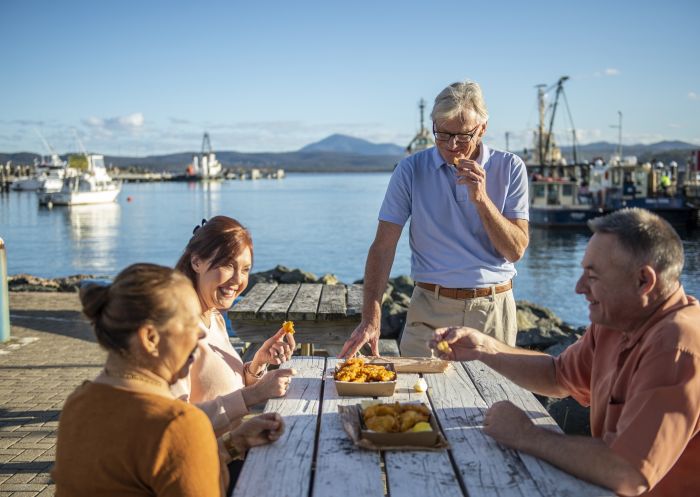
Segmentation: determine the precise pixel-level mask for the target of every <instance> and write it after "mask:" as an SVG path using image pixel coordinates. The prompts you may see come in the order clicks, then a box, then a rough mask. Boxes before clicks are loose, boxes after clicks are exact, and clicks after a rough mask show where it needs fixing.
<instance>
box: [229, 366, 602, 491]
mask: <svg viewBox="0 0 700 497" xmlns="http://www.w3.org/2000/svg"><path fill="white" fill-rule="evenodd" d="M335 364H336V359H330V358H329V359H325V358H322V357H299V358H294V359H292V361H290V363H288V364H286V365H285V367H294V368H295V369H296V370H297V371H298V373H299V374H298V375H297V376H295V377H294V379H293V380H292V383H291V386H290V389H289V392H288V393H287V395H286V397H284V398H281V399H273V400H270V401H269V402H268V403H267V405H266V407H265V410H266V411H272V412H279V413H280V414H282V416H283V417H284V420H285V422H286V431H285V433H284V435H283V436H282V438H281V439H280V440H278V441H277V442H275V443H274V444H271V445H267V446H264V447H258V448H255V449H252V450H250V451H249V453H248V456H247V458H246V461H245V464H244V466H243V471H242V473H241V476H240V478H239V480H238V482H237V484H236V487H235V489H234V491H233V494H232V497H243V496H249V495H254V496H256V497H265V496H270V497H284V496H286V497H338V496H358V497H384V496H388V497H392V496H393V497H401V496H416V497H418V496H420V497H432V496H440V497H450V496H454V497H465V496H470V497H477V496H499V497H507V496H520V497H532V496H534V497H562V496H568V497H589V496H590V497H593V496H596V497H597V496H613V495H614V494H613V493H612V492H610V491H608V490H605V489H602V488H600V487H596V486H594V485H590V484H588V483H585V482H583V481H581V480H578V479H576V478H574V477H572V476H570V475H568V474H566V473H564V472H562V471H560V470H558V469H557V468H555V467H553V466H551V465H549V464H547V463H545V462H543V461H541V460H539V459H536V458H534V457H532V456H529V455H527V454H521V453H518V452H516V451H513V450H510V449H506V448H504V447H502V446H500V445H499V444H497V443H496V442H495V441H494V440H493V439H492V438H490V437H489V436H487V435H486V434H484V432H483V431H482V422H483V415H484V412H485V411H486V409H487V408H488V406H490V405H491V404H493V403H494V402H497V401H499V400H510V401H512V402H513V403H514V404H515V405H517V406H519V407H521V408H523V409H524V410H525V411H526V412H527V413H528V415H529V416H530V418H532V419H533V420H534V422H535V423H537V424H538V425H543V426H547V427H550V428H552V429H554V430H557V431H559V428H558V427H557V425H556V423H555V422H554V420H553V419H552V418H551V417H550V416H549V415H548V414H547V411H546V410H545V409H544V408H543V407H542V405H541V404H540V403H539V402H537V400H536V399H535V397H534V396H533V395H532V394H531V393H529V392H527V391H525V390H523V389H522V388H520V387H518V386H517V385H514V384H513V383H512V382H510V381H508V380H506V379H505V378H504V377H502V376H500V375H499V374H497V373H495V372H494V371H493V370H491V369H490V368H488V367H486V366H485V365H483V364H482V363H480V362H471V363H463V364H461V363H454V364H453V365H454V367H451V368H449V369H448V370H447V371H446V372H445V373H439V374H426V375H422V376H423V377H424V378H425V380H426V382H427V383H428V387H429V390H428V392H427V393H416V392H414V391H413V389H412V386H413V384H414V383H415V382H416V380H417V379H418V377H419V376H421V375H417V374H400V375H399V378H398V382H399V383H398V386H397V389H396V393H395V395H394V396H393V397H392V398H387V399H386V400H387V401H393V400H398V401H408V400H411V401H416V400H418V401H422V402H425V403H427V404H429V405H430V406H431V408H432V409H433V411H434V413H435V414H436V416H437V419H438V422H439V424H440V426H441V428H442V430H443V433H444V434H445V437H446V438H447V440H448V442H449V444H450V449H449V450H445V451H441V452H425V451H408V452H397V451H393V452H392V451H383V452H374V451H366V450H362V449H358V448H356V447H355V446H354V445H353V444H352V442H351V441H350V439H349V438H348V436H347V435H346V433H345V432H344V431H343V428H342V426H341V423H340V419H339V414H338V406H339V405H350V404H357V403H359V402H360V401H361V400H363V399H362V398H359V397H339V396H338V394H337V393H336V389H335V385H334V383H333V378H332V376H331V375H330V373H331V372H332V371H333V369H334V367H335Z"/></svg>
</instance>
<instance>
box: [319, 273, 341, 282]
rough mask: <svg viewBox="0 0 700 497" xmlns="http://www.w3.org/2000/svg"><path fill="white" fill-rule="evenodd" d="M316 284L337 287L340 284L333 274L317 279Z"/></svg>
mask: <svg viewBox="0 0 700 497" xmlns="http://www.w3.org/2000/svg"><path fill="white" fill-rule="evenodd" d="M318 282H319V283H323V284H324V285H337V284H339V283H340V281H339V280H338V277H337V276H336V275H334V274H333V273H326V274H324V275H323V276H321V277H320V278H319V279H318Z"/></svg>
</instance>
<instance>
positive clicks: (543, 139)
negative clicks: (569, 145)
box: [536, 76, 577, 164]
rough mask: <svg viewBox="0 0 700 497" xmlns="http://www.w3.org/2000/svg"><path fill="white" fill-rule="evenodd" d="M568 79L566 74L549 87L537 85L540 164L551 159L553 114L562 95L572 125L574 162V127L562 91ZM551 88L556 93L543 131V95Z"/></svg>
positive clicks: (551, 160)
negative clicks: (547, 122) (547, 125)
mask: <svg viewBox="0 0 700 497" xmlns="http://www.w3.org/2000/svg"><path fill="white" fill-rule="evenodd" d="M568 79H569V77H568V76H562V77H561V78H559V80H558V81H557V82H556V83H554V84H553V85H551V86H550V87H548V88H547V86H546V85H537V87H536V88H537V102H538V107H539V115H540V119H539V130H538V143H537V145H538V146H537V151H538V154H539V160H540V163H541V164H546V163H547V162H549V163H550V164H551V163H552V162H554V161H553V157H552V156H553V149H554V148H555V146H554V143H553V139H552V136H553V134H552V132H553V128H554V116H555V115H556V113H557V106H558V105H559V98H560V97H563V99H564V103H565V105H566V110H567V112H568V114H569V121H570V122H571V127H572V133H573V154H574V164H575V163H576V159H577V157H576V128H575V126H574V123H573V119H572V117H571V110H570V109H569V103H568V101H567V99H566V94H565V93H564V83H565V82H566V81H567V80H568ZM553 89H556V93H555V96H554V102H553V103H552V105H551V110H552V112H551V115H550V116H549V128H548V131H547V132H545V130H544V121H545V104H544V96H545V94H546V93H548V92H550V91H552V90H553Z"/></svg>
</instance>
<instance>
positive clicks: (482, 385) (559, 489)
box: [462, 361, 615, 497]
mask: <svg viewBox="0 0 700 497" xmlns="http://www.w3.org/2000/svg"><path fill="white" fill-rule="evenodd" d="M462 366H463V367H464V369H465V370H466V372H467V374H468V375H469V377H470V378H471V379H472V381H473V383H474V385H475V386H476V388H477V390H478V391H479V393H480V394H481V397H482V398H483V399H484V400H485V402H486V404H487V405H488V406H491V405H493V404H494V403H496V402H498V401H501V400H509V401H511V402H512V403H513V404H515V405H516V406H518V407H519V408H521V409H522V410H524V411H525V413H527V415H528V416H529V417H530V419H532V421H533V422H534V423H535V424H536V425H539V426H542V427H544V428H547V429H550V430H553V431H556V432H558V433H561V432H562V431H561V428H559V426H558V425H557V423H556V422H555V421H554V419H552V417H551V416H550V415H549V413H548V412H547V410H546V409H545V408H544V406H542V404H540V403H539V402H538V401H537V399H536V398H535V397H534V396H533V395H532V393H530V392H529V391H527V390H525V389H524V388H522V387H519V386H518V385H516V384H515V383H513V382H512V381H510V380H509V379H507V378H506V377H505V376H502V375H501V374H499V373H497V372H496V371H494V370H493V369H491V368H489V367H488V366H486V365H485V364H484V363H482V362H479V361H472V362H466V363H463V364H462ZM520 458H521V460H522V461H523V464H524V465H525V467H526V468H527V469H528V471H529V472H530V474H531V475H532V478H533V480H534V481H535V483H536V484H537V486H538V487H539V489H540V491H541V492H542V494H543V495H545V496H547V497H556V496H566V497H575V496H579V495H580V496H582V497H593V496H595V497H598V496H603V495H607V496H614V495H615V494H614V492H611V491H610V490H607V489H604V488H602V487H599V486H596V485H593V484H591V483H587V482H585V481H583V480H580V479H578V478H576V477H574V476H571V475H570V474H568V473H565V472H564V471H562V470H560V469H559V468H556V467H554V466H552V465H551V464H549V463H547V462H545V461H543V460H541V459H538V458H536V457H533V456H531V455H529V454H525V453H520Z"/></svg>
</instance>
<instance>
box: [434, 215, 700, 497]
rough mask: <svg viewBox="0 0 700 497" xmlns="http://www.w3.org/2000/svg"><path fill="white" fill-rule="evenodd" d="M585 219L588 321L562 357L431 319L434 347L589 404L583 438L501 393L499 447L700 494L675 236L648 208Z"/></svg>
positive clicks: (622, 482) (648, 491)
mask: <svg viewBox="0 0 700 497" xmlns="http://www.w3.org/2000/svg"><path fill="white" fill-rule="evenodd" d="M589 226H590V228H591V229H592V231H593V232H594V234H593V237H592V238H591V240H590V242H589V244H588V247H587V249H586V253H585V255H584V258H583V263H582V266H583V274H582V275H581V277H580V279H579V280H578V283H577V284H576V292H577V293H580V294H583V295H584V296H585V297H586V300H587V301H588V303H589V317H590V320H591V325H590V326H589V328H588V330H587V331H586V333H585V334H584V336H583V337H582V338H581V339H580V340H579V341H578V342H576V343H575V344H574V345H572V346H571V347H569V348H568V349H567V350H566V351H564V353H562V354H561V355H560V356H559V357H557V358H553V357H551V356H549V355H547V354H542V353H539V352H534V351H529V350H524V349H517V348H513V347H509V346H508V345H506V344H504V343H502V342H499V341H497V340H494V339H493V338H491V337H489V336H487V335H484V334H482V333H480V332H478V331H476V330H474V329H471V328H442V329H438V330H436V332H435V336H434V337H433V341H432V342H431V346H433V347H434V348H437V344H438V343H440V342H441V341H443V340H444V341H446V342H447V343H448V344H449V347H450V349H447V352H440V355H441V356H442V357H443V358H448V359H453V360H455V359H456V360H462V361H464V360H474V359H478V360H480V361H482V362H484V363H485V364H487V365H488V366H490V367H491V368H493V369H495V370H496V371H498V372H500V373H501V374H503V375H504V376H506V377H508V378H509V379H511V380H513V381H514V382H515V383H517V384H519V385H520V386H522V387H523V388H526V389H528V390H531V391H533V392H536V393H538V394H541V395H546V396H549V397H565V396H567V395H571V396H572V397H574V398H575V399H576V400H577V401H578V402H580V403H581V404H583V405H590V406H591V414H590V416H591V431H592V435H593V436H592V438H588V437H578V436H569V435H562V434H559V433H555V432H553V431H550V430H546V429H543V428H541V427H537V426H535V425H534V424H533V423H532V422H531V421H530V419H529V418H528V416H527V415H526V414H525V413H524V412H523V411H522V410H520V409H519V408H517V407H515V406H514V405H513V404H511V403H510V402H498V403H496V404H494V405H493V406H492V407H491V408H490V409H489V410H488V411H487V413H486V415H485V418H484V431H485V432H486V433H487V434H489V435H490V436H492V437H493V438H495V439H496V440H497V441H498V442H500V443H502V444H503V445H506V446H508V447H512V448H514V449H517V450H520V451H523V452H526V453H529V454H532V455H534V456H537V457H540V458H542V459H544V460H546V461H548V462H550V463H552V464H554V465H556V466H558V467H560V468H562V469H563V470H565V471H567V472H569V473H571V474H573V475H575V476H577V477H579V478H582V479H584V480H587V481H590V482H593V483H596V484H599V485H602V486H605V487H607V488H610V489H612V490H614V491H615V492H617V493H618V494H620V495H641V494H645V495H662V496H665V497H668V496H676V495H678V496H681V495H683V496H687V495H700V471H698V468H700V436H698V431H699V430H700V305H699V304H698V301H697V300H696V299H695V298H693V297H691V296H687V295H686V294H685V292H684V291H683V287H682V286H681V284H680V281H679V277H680V274H681V271H682V268H683V246H682V244H681V240H680V238H679V237H678V234H677V233H676V232H675V231H674V230H673V228H672V227H671V226H670V225H669V224H668V223H667V222H666V221H664V220H663V219H661V218H659V217H658V216H656V215H655V214H652V213H650V212H648V211H645V210H643V209H623V210H620V211H617V212H614V213H612V214H609V215H607V216H604V217H600V218H596V219H594V220H592V221H590V222H589ZM440 348H441V349H445V347H444V344H440Z"/></svg>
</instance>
